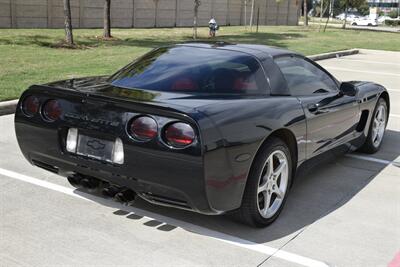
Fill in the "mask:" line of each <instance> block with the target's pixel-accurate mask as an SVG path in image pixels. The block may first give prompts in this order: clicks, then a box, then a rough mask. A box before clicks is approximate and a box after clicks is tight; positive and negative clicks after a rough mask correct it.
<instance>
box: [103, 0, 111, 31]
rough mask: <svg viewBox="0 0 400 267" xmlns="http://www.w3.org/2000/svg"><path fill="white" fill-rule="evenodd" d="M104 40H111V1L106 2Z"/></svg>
mask: <svg viewBox="0 0 400 267" xmlns="http://www.w3.org/2000/svg"><path fill="white" fill-rule="evenodd" d="M103 19H104V33H103V37H104V38H111V0H105V1H104V18H103Z"/></svg>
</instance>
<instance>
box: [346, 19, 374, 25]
mask: <svg viewBox="0 0 400 267" xmlns="http://www.w3.org/2000/svg"><path fill="white" fill-rule="evenodd" d="M351 25H353V26H378V22H377V20H376V19H371V18H369V17H362V18H356V19H354V20H352V21H351Z"/></svg>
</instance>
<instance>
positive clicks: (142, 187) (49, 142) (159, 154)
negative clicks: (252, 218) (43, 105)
mask: <svg viewBox="0 0 400 267" xmlns="http://www.w3.org/2000/svg"><path fill="white" fill-rule="evenodd" d="M15 130H16V135H17V139H18V143H19V146H20V148H21V151H22V152H23V154H24V156H25V157H26V158H27V159H28V161H30V162H31V163H32V164H34V165H36V166H38V167H41V168H44V169H46V170H48V171H51V172H54V173H57V174H59V175H62V176H66V177H67V176H70V175H73V174H81V175H85V176H91V177H95V178H97V179H100V180H103V181H106V182H109V183H111V184H116V185H119V186H124V187H127V188H130V189H132V190H133V191H135V192H136V193H137V194H138V195H139V196H141V197H142V198H144V199H146V200H147V201H149V202H152V203H155V204H158V205H165V206H172V207H175V208H180V209H186V210H192V211H196V212H199V213H203V214H220V213H223V212H224V211H220V210H216V209H213V208H212V205H211V204H210V203H209V199H208V197H207V193H206V186H205V179H204V170H203V169H204V167H203V159H202V156H194V155H185V154H176V153H172V152H167V151H156V150H152V149H148V148H143V147H137V146H134V145H132V144H129V143H128V142H125V143H124V151H125V163H124V164H123V165H115V164H111V163H106V162H102V161H99V160H94V159H89V158H87V157H84V156H79V155H74V154H71V153H68V152H66V151H65V149H64V148H63V146H64V145H63V144H64V143H65V142H64V140H65V138H66V137H65V131H63V130H62V129H60V128H49V127H43V126H42V125H35V124H34V123H31V122H29V121H27V120H26V119H25V118H20V117H18V114H17V115H16V121H15Z"/></svg>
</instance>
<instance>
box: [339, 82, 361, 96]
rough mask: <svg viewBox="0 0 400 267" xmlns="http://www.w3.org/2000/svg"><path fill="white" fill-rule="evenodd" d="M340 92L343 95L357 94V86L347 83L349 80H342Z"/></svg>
mask: <svg viewBox="0 0 400 267" xmlns="http://www.w3.org/2000/svg"><path fill="white" fill-rule="evenodd" d="M339 90H340V92H341V93H342V94H343V95H347V96H355V95H356V94H357V91H358V90H357V87H355V86H354V84H352V83H349V82H342V83H341V84H340V89H339Z"/></svg>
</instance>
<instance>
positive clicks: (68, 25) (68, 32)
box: [63, 0, 74, 46]
mask: <svg viewBox="0 0 400 267" xmlns="http://www.w3.org/2000/svg"><path fill="white" fill-rule="evenodd" d="M63 2H64V17H65V20H64V25H65V41H66V42H67V44H68V45H71V46H72V45H73V44H74V37H73V34H72V20H71V5H70V3H69V0H63Z"/></svg>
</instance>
